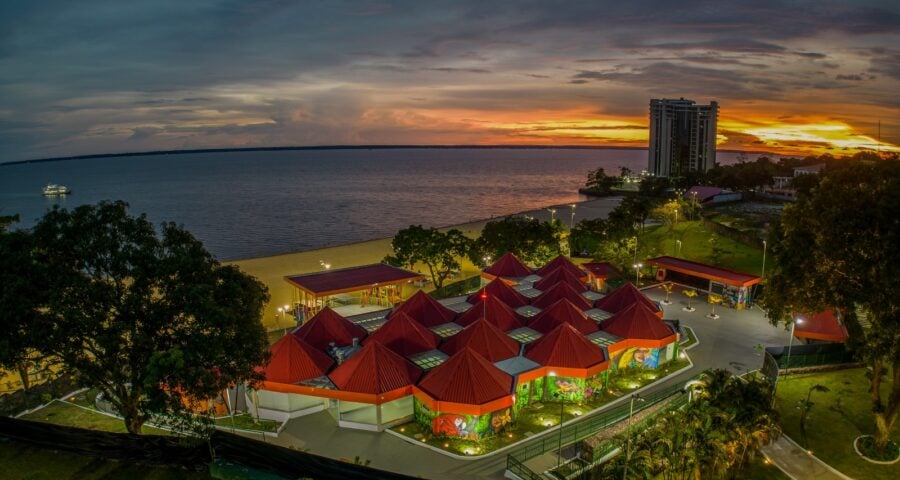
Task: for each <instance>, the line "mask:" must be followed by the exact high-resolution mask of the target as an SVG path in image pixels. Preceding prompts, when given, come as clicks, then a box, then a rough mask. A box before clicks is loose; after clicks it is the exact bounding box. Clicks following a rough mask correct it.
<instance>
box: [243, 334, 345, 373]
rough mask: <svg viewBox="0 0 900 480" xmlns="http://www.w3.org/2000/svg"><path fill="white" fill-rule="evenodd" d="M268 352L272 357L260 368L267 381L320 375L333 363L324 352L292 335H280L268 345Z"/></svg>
mask: <svg viewBox="0 0 900 480" xmlns="http://www.w3.org/2000/svg"><path fill="white" fill-rule="evenodd" d="M269 352H271V353H272V359H271V360H270V361H269V364H268V365H266V366H265V367H263V368H261V369H260V370H261V371H262V372H263V373H264V374H265V375H266V381H269V382H277V383H297V382H299V381H302V380H309V379H310V378H316V377H321V376H322V375H325V374H326V373H327V372H328V369H329V368H331V365H333V364H334V360H332V359H331V357H329V356H328V355H326V354H325V353H324V352H322V351H321V350H319V349H317V348H315V347H313V346H312V345H310V344H308V343H306V342H304V341H303V340H300V339H298V338H297V337H295V336H293V335H285V336H283V337H281V339H280V340H278V341H277V342H275V343H274V344H273V345H272V346H270V347H269Z"/></svg>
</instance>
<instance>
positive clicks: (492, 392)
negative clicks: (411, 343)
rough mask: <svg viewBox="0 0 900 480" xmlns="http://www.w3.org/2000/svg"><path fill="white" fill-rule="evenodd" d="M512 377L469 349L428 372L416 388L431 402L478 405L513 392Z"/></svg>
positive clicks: (463, 350)
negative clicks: (428, 397) (431, 400)
mask: <svg viewBox="0 0 900 480" xmlns="http://www.w3.org/2000/svg"><path fill="white" fill-rule="evenodd" d="M512 383H513V380H512V377H511V376H510V375H509V374H507V373H505V372H504V371H503V370H500V369H499V368H497V367H495V366H494V365H493V364H492V363H491V362H489V361H488V360H487V359H485V358H484V357H482V356H481V355H479V354H478V353H476V352H475V351H474V350H472V349H470V348H464V349H462V350H460V351H459V352H457V353H456V354H454V355H453V356H452V357H450V358H448V359H447V360H446V361H445V362H444V363H442V364H440V365H438V366H437V367H434V368H433V369H431V370H430V371H429V372H428V373H426V374H425V378H423V379H422V381H421V382H419V385H418V388H419V389H420V390H421V391H423V392H425V393H426V394H427V395H428V396H430V397H431V398H432V399H434V400H439V401H444V402H454V403H461V404H466V405H481V404H484V403H488V402H491V401H494V400H497V399H500V398H503V397H506V396H507V395H510V392H512Z"/></svg>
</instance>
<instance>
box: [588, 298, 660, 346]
mask: <svg viewBox="0 0 900 480" xmlns="http://www.w3.org/2000/svg"><path fill="white" fill-rule="evenodd" d="M602 325H603V330H604V331H607V332H609V333H611V334H613V335H615V336H617V337H620V338H625V339H639V340H662V339H664V338H668V337H671V336H673V335H675V332H673V331H672V329H671V328H669V326H668V325H666V324H665V323H664V322H663V321H662V320H660V319H659V317H658V316H657V315H656V312H655V311H653V310H651V309H650V308H649V307H647V306H646V305H644V304H642V303H633V304H631V306H629V307H626V308H625V309H624V310H622V311H620V312H618V313H616V314H615V315H613V316H611V317H609V318H608V319H606V320H605V321H604V322H603V324H602Z"/></svg>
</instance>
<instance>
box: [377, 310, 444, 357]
mask: <svg viewBox="0 0 900 480" xmlns="http://www.w3.org/2000/svg"><path fill="white" fill-rule="evenodd" d="M370 342H380V343H381V344H382V345H384V346H386V347H388V348H390V349H391V350H393V351H395V352H397V353H399V354H400V355H403V356H404V357H408V356H410V355H415V354H417V353H422V352H425V351H428V350H434V349H435V348H437V346H438V344H439V343H441V337H439V336H437V335H436V334H435V333H434V332H432V331H431V330H429V329H427V328H425V326H424V325H422V324H421V323H419V322H417V321H415V320H413V319H412V317H410V316H409V315H407V314H406V313H404V312H397V313H395V314H393V315H391V318H390V319H389V320H388V321H387V322H386V323H385V324H384V325H382V326H381V327H379V328H378V330H375V332H373V333H372V334H371V335H369V337H368V338H366V341H365V342H363V344H364V345H367V344H369V343H370Z"/></svg>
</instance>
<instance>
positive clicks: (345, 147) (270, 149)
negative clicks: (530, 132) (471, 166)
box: [0, 145, 775, 166]
mask: <svg viewBox="0 0 900 480" xmlns="http://www.w3.org/2000/svg"><path fill="white" fill-rule="evenodd" d="M412 149H436V150H437V149H447V150H453V149H460V150H462V149H478V150H492V149H493V150H550V149H556V150H646V149H647V147H629V146H599V145H311V146H293V147H240V148H197V149H182V150H153V151H146V152H126V153H96V154H90V155H73V156H68V157H50V158H37V159H31V160H13V161H9V162H3V163H0V166H4V165H22V164H27V163H43V162H62V161H67V160H86V159H91V158H111V157H145V156H151V155H181V154H190V153H229V152H282V151H304V150H311V151H315V150H412ZM718 151H720V152H729V153H750V154H759V155H775V154H774V153H772V152H757V151H751V150H718Z"/></svg>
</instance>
